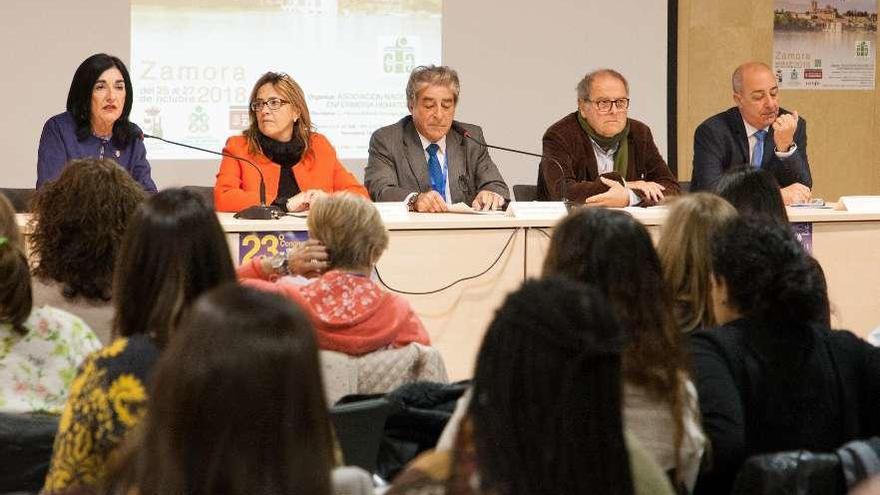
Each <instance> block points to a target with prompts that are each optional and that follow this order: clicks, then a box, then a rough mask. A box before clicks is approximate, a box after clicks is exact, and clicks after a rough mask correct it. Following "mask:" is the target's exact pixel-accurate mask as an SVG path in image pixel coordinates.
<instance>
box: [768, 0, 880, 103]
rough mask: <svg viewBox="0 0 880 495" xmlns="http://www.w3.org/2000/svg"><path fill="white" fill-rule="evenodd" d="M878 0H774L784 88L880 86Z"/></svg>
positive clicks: (776, 57)
mask: <svg viewBox="0 0 880 495" xmlns="http://www.w3.org/2000/svg"><path fill="white" fill-rule="evenodd" d="M876 44H877V0H774V16H773V69H774V71H775V72H776V79H777V80H778V81H779V87H780V88H788V89H865V90H873V89H874V72H875V64H876Z"/></svg>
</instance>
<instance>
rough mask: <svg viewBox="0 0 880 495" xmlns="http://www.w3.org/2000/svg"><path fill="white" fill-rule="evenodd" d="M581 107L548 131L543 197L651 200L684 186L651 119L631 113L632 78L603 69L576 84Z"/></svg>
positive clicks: (627, 202)
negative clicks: (651, 126) (645, 121)
mask: <svg viewBox="0 0 880 495" xmlns="http://www.w3.org/2000/svg"><path fill="white" fill-rule="evenodd" d="M577 104H578V109H577V111H575V112H573V113H570V114H568V115H566V116H565V117H563V118H562V119H561V120H559V121H558V122H556V123H555V124H553V125H551V126H550V128H549V129H547V132H545V133H544V153H543V154H544V159H543V160H541V165H540V168H539V171H538V199H539V200H555V201H559V200H568V201H571V202H573V203H576V204H587V205H591V206H606V207H625V206H652V205H655V204H658V203H660V202H661V201H663V199H664V198H665V197H666V196H670V195H677V194H679V192H680V188H679V185H678V182H677V181H676V180H675V177H674V176H673V175H672V172H671V171H670V170H669V167H668V166H667V165H666V161H664V160H663V157H662V156H660V152H659V151H658V150H657V145H656V144H654V137H653V136H652V135H651V129H649V128H648V126H647V125H645V124H643V123H642V122H639V121H638V120H635V119H630V118H628V117H627V112H628V111H629V108H630V99H629V83H627V81H626V78H624V77H623V75H621V74H620V73H619V72H617V71H615V70H612V69H599V70H596V71H593V72H590V73H589V74H587V75H586V76H584V78H583V79H582V80H581V81H580V83H578V85H577Z"/></svg>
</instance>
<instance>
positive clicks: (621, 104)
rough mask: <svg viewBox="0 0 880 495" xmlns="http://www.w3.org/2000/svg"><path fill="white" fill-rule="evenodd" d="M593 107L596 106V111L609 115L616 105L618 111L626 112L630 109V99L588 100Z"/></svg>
mask: <svg viewBox="0 0 880 495" xmlns="http://www.w3.org/2000/svg"><path fill="white" fill-rule="evenodd" d="M587 101H589V102H590V103H592V104H593V105H595V106H596V110H598V111H600V112H602V113H607V112H610V111H611V106H612V105H614V106H615V107H617V109H618V110H626V109H627V108H629V98H618V99H616V100H587Z"/></svg>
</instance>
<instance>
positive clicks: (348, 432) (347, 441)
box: [330, 397, 394, 474]
mask: <svg viewBox="0 0 880 495" xmlns="http://www.w3.org/2000/svg"><path fill="white" fill-rule="evenodd" d="M393 408H394V406H393V405H392V404H391V403H390V402H388V401H387V400H386V399H385V398H382V397H379V398H375V399H368V400H362V401H358V402H350V403H347V404H339V405H336V406H333V407H331V408H330V421H331V422H332V423H333V428H334V430H335V431H336V439H337V440H338V441H339V446H340V447H341V448H342V457H343V460H344V461H345V464H346V465H348V466H357V467H359V468H362V469H364V470H366V471H367V472H369V473H371V474H372V473H375V472H376V461H377V459H378V456H379V444H380V443H381V441H382V436H383V435H384V433H385V420H386V419H388V415H389V414H391V411H392V409H393Z"/></svg>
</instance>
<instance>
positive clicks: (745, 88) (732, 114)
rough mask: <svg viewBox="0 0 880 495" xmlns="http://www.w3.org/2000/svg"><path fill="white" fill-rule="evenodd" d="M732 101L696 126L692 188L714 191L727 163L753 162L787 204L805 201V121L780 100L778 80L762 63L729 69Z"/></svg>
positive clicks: (808, 181) (807, 191)
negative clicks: (776, 184)
mask: <svg viewBox="0 0 880 495" xmlns="http://www.w3.org/2000/svg"><path fill="white" fill-rule="evenodd" d="M732 82H733V100H734V101H735V102H736V106H735V107H732V108H730V109H728V110H726V111H724V112H721V113H719V114H717V115H715V116H713V117H711V118H709V119H708V120H706V121H705V122H703V123H702V124H700V126H699V127H697V130H696V132H695V133H694V163H693V165H694V168H693V176H692V178H691V188H690V190H691V191H702V190H712V189H713V188H714V187H715V183H716V182H717V181H718V179H719V178H720V177H721V175H722V174H723V173H724V172H725V171H726V170H728V169H729V168H731V167H736V166H738V165H744V164H751V165H752V166H753V167H756V168H763V169H765V170H767V171H768V172H770V173H772V174H773V175H774V176H775V177H776V180H777V182H779V185H780V193H781V194H782V199H783V201H784V202H785V204H787V205H788V204H792V203H800V202H805V201H809V199H810V197H811V192H810V188H811V187H812V186H813V180H812V178H811V177H810V164H809V161H808V159H807V122H806V121H805V120H804V119H802V118H799V117H798V114H797V112H788V111H787V110H785V109H783V108H780V107H779V103H778V101H777V100H778V96H779V85H778V82H777V80H776V77H775V76H774V75H773V71H772V70H771V69H770V67H768V66H767V65H766V64H763V63H760V62H747V63H745V64H743V65H740V66H739V67H737V68H736V70H735V71H734V72H733V78H732Z"/></svg>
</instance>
